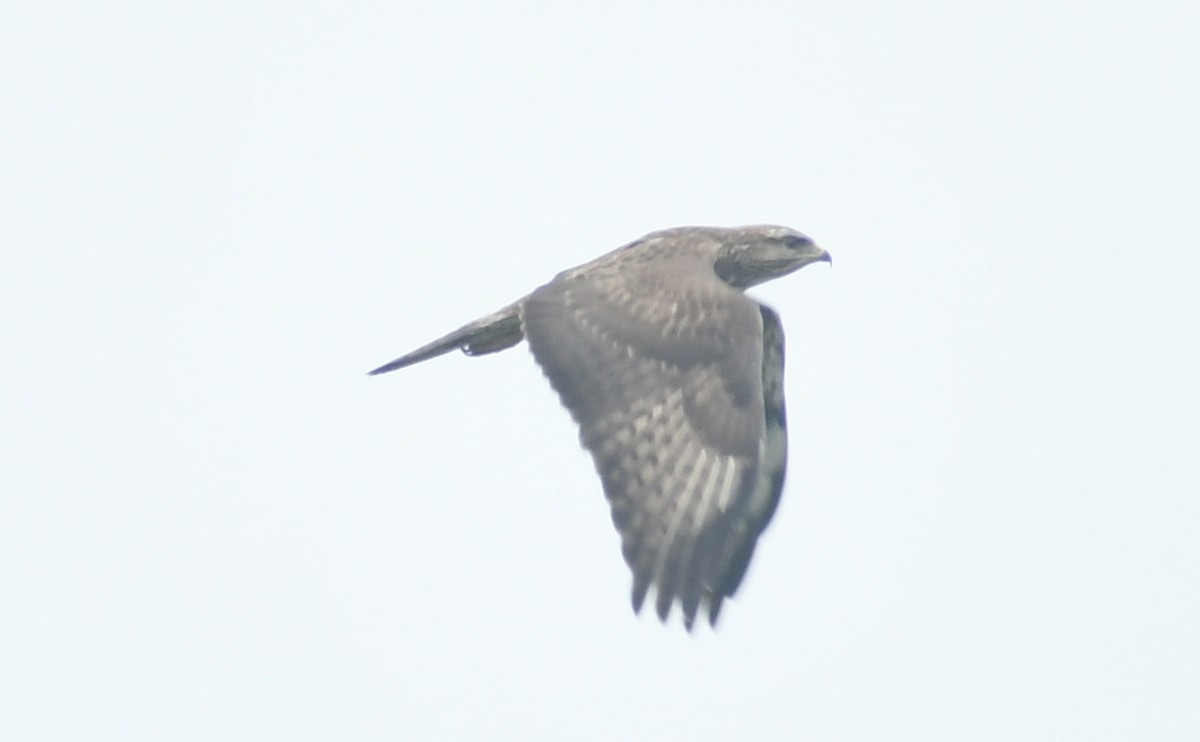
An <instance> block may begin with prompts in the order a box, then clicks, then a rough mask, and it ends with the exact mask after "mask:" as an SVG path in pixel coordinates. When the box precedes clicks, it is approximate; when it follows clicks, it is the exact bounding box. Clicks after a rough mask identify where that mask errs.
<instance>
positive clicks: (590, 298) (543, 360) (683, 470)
mask: <svg viewBox="0 0 1200 742" xmlns="http://www.w3.org/2000/svg"><path fill="white" fill-rule="evenodd" d="M522 326H523V329H524V331H525V335H526V338H527V339H528V341H529V345H530V348H531V349H532V351H533V354H534V357H535V358H536V359H537V361H538V363H539V364H540V365H541V366H542V368H543V370H544V371H545V373H546V376H547V377H548V378H549V380H550V382H551V384H552V385H553V386H554V388H555V390H556V391H557V392H558V394H559V396H560V397H561V399H562V401H563V404H564V405H565V406H566V407H567V408H568V409H569V410H570V411H571V414H572V415H573V416H574V418H575V420H576V421H577V422H578V423H579V426H580V439H581V441H582V442H583V445H584V446H585V447H586V448H587V449H588V451H590V452H591V454H592V457H593V459H594V460H595V463H596V469H597V470H598V471H599V473H600V477H601V479H602V481H603V484H604V492H605V494H606V496H607V497H608V500H609V503H610V505H611V507H612V515H613V521H614V523H615V524H616V526H617V529H618V531H620V533H621V538H622V550H623V552H624V555H625V561H626V562H627V563H628V564H629V566H630V568H631V569H632V570H633V577H634V583H633V604H634V608H635V609H636V610H640V609H641V605H642V602H643V600H644V599H645V596H646V593H647V591H648V589H649V588H650V587H651V586H653V587H654V588H655V592H656V596H657V600H656V608H657V612H658V614H659V616H660V617H661V618H663V619H665V618H666V617H667V615H668V614H669V612H670V610H671V606H672V604H673V603H674V601H675V600H676V599H678V600H679V602H680V604H681V606H682V609H683V613H684V620H685V623H686V624H687V625H688V627H689V628H690V627H691V624H692V621H693V620H694V619H695V616H696V612H697V609H698V608H699V606H700V605H701V604H702V603H704V604H706V605H707V607H708V613H709V620H710V622H713V623H715V622H716V619H717V615H718V612H719V611H720V607H721V601H722V600H724V598H726V597H728V596H730V595H732V594H733V592H734V591H735V590H736V589H737V587H738V584H739V583H740V582H741V579H742V576H743V575H744V574H745V571H746V566H747V565H748V564H749V561H750V556H751V554H752V553H753V550H754V544H755V541H756V540H757V538H758V535H759V533H761V531H762V529H763V527H764V526H765V525H766V522H767V521H768V520H769V519H770V517H771V514H772V513H773V512H774V507H775V503H776V501H777V500H778V497H779V492H780V489H781V488H782V484H783V474H784V466H785V458H786V449H785V446H786V443H785V435H784V431H783V392H782V379H781V377H782V369H783V334H782V330H781V328H780V326H779V321H778V317H777V316H776V315H775V313H774V312H773V311H771V310H770V309H768V308H766V307H760V306H759V305H758V304H756V303H755V302H753V301H752V300H750V299H748V298H747V297H745V296H744V295H743V294H741V293H740V292H737V291H735V290H733V289H731V288H730V287H728V286H727V285H725V284H724V283H722V282H721V281H720V280H719V279H717V278H716V276H715V275H713V273H712V269H711V265H699V266H697V265H688V264H677V263H676V262H668V263H664V264H663V265H661V266H655V267H650V266H646V265H640V266H638V268H637V270H636V271H630V272H628V273H627V274H626V273H622V272H621V271H593V272H590V273H585V274H575V275H569V274H563V275H562V276H560V277H558V278H557V279H555V280H554V281H552V282H550V283H549V284H547V285H545V286H543V287H542V288H540V289H538V290H537V291H535V292H534V293H533V294H531V295H530V296H529V297H528V298H527V299H526V301H525V302H524V304H523V306H522ZM764 382H765V383H764Z"/></svg>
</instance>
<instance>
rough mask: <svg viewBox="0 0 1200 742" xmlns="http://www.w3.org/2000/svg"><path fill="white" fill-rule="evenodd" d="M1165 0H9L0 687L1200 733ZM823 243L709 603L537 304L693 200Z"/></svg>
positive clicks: (1180, 175)
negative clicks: (482, 321)
mask: <svg viewBox="0 0 1200 742" xmlns="http://www.w3.org/2000/svg"><path fill="white" fill-rule="evenodd" d="M1198 39H1200V6H1197V4H1196V3H1194V2H1184V1H1183V0H1180V1H1179V2H1149V3H1145V2H1143V3H1133V2H1116V3H1106V4H1098V3H1085V2H1045V1H1044V0H1043V1H1041V2H1023V1H1019V2H1009V3H1002V4H999V5H996V4H990V5H988V4H982V3H961V2H916V3H913V2H904V3H884V2H836V3H835V2H821V3H795V2H786V3H785V2H777V3H706V2H700V3H696V2H691V3H683V2H679V3H647V2H628V3H611V2H610V3H604V4H599V3H597V4H579V3H569V4H568V3H548V2H547V3H536V2H533V3H522V2H516V3H514V2H507V3H491V4H485V3H454V2H446V3H436V4H435V3H413V2H405V1H404V0H401V1H400V2H390V3H348V4H347V3H339V4H333V3H330V4H327V5H322V4H313V3H290V4H276V3H260V2H245V3H202V4H196V5H194V6H186V5H184V4H181V3H79V4H71V3H43V4H38V5H36V9H35V7H34V6H32V5H30V4H15V3H14V4H9V5H6V6H5V7H4V9H2V10H0V69H2V70H3V71H2V72H0V98H2V100H3V106H2V112H0V240H2V244H3V257H2V263H0V340H2V343H3V347H4V362H3V364H0V404H2V407H0V418H2V419H3V421H4V422H3V425H0V442H2V447H0V452H2V455H3V464H2V466H0V738H2V739H5V740H85V739H86V740H140V739H147V740H151V739H153V740H165V739H170V740H221V739H229V740H347V739H436V738H439V737H441V738H449V737H459V738H479V739H486V738H491V739H502V738H519V739H539V738H541V739H572V740H575V739H579V740H591V739H594V740H610V739H643V738H646V739H650V738H653V739H659V740H670V739H689V740H697V739H720V738H725V739H733V738H743V739H787V740H795V739H809V740H921V741H928V740H1022V741H1024V740H1064V739H1087V740H1135V739H1136V740H1149V739H1156V740H1167V739H1172V740H1173V739H1180V740H1182V739H1195V738H1200V704H1198V703H1197V697H1198V696H1200V638H1198V637H1200V632H1198V631H1197V628H1196V627H1197V626H1200V393H1198V392H1197V379H1200V227H1198V223H1200V217H1198V210H1200V175H1198V174H1200V144H1198V142H1200V135H1198V134H1197V132H1198V131H1200V92H1198V91H1200V51H1198V49H1200V43H1198V42H1197V40H1198ZM755 222H773V223H781V224H786V225H789V226H792V227H795V228H797V229H799V230H801V231H803V232H805V233H807V234H809V235H811V236H812V237H813V238H814V239H815V240H816V241H817V242H818V243H819V244H821V245H822V246H824V247H826V248H827V249H828V250H829V251H830V252H831V253H832V254H833V255H834V258H835V260H834V265H833V267H832V268H828V267H826V266H824V265H817V266H812V267H809V268H806V269H805V270H803V271H801V272H799V273H797V274H795V275H793V276H790V277H787V278H785V279H782V280H779V281H776V282H773V283H770V284H767V285H764V286H761V287H759V288H757V289H754V290H753V291H752V292H751V293H752V294H753V295H754V296H755V297H756V298H758V299H760V300H763V301H766V302H768V303H770V304H771V305H772V306H774V307H775V308H776V309H777V310H778V311H779V313H780V315H781V316H782V318H783V320H784V325H785V328H786V330H787V333H788V368H787V386H786V388H787V395H788V400H789V420H790V431H791V451H792V457H791V462H790V468H789V477H788V480H787V485H786V487H785V490H784V498H783V502H782V505H781V507H780V508H779V511H778V513H777V515H776V518H775V520H774V522H773V523H772V525H771V526H770V528H769V529H768V530H767V532H766V534H765V535H764V537H763V539H762V540H761V541H760V545H759V549H758V552H757V554H756V558H755V561H754V563H753V564H752V566H751V569H750V572H749V574H748V576H747V579H746V581H745V583H744V584H743V586H742V590H741V591H740V592H739V593H738V595H737V596H736V599H735V600H734V601H732V602H731V603H728V604H727V605H726V607H725V609H724V611H723V614H722V622H721V624H720V625H719V626H718V627H717V629H716V630H715V631H713V630H711V629H709V628H708V627H707V626H704V627H701V628H698V629H697V630H696V631H694V632H693V633H692V634H691V635H689V634H688V633H686V632H685V631H684V630H683V627H682V625H681V624H680V623H679V622H678V620H677V619H676V620H674V621H672V622H671V623H669V624H668V625H666V626H662V625H660V624H659V623H658V621H657V620H656V619H655V618H654V617H653V615H645V616H642V617H640V618H638V617H635V616H634V615H633V613H632V611H631V609H630V606H629V596H628V591H629V582H630V579H629V574H628V571H627V569H626V567H625V565H624V563H623V561H622V559H621V556H620V549H619V540H618V537H617V534H616V532H615V531H614V529H613V527H612V525H611V522H610V518H609V514H608V507H607V504H606V503H605V501H604V497H603V494H602V492H601V490H600V485H599V480H598V478H597V477H596V476H595V473H594V470H593V468H592V464H591V461H590V459H589V458H588V457H587V455H586V454H585V453H584V452H583V451H582V450H581V449H580V448H579V444H578V441H577V437H576V432H575V430H574V428H573V426H572V424H571V421H570V418H569V416H568V414H567V413H566V412H565V411H564V410H563V409H562V408H561V407H560V406H559V403H558V401H557V399H556V398H555V396H554V394H553V393H552V392H551V390H550V388H549V386H548V384H547V383H546V382H545V380H544V379H543V377H542V375H541V373H540V371H539V369H538V368H537V366H536V365H535V363H534V362H533V360H532V358H531V357H530V355H529V353H528V351H527V349H526V348H525V347H524V346H521V347H519V348H517V349H515V350H513V351H510V352H507V353H502V354H499V355H495V356H487V357H484V358H478V359H471V358H467V357H464V356H462V355H460V354H454V355H451V356H447V357H444V358H439V359H437V360H435V361H432V362H429V363H427V364H423V365H420V366H416V367H413V368H410V369H406V370H404V371H401V372H397V373H395V374H392V375H387V376H382V377H378V378H367V377H366V376H364V372H365V371H367V370H368V369H370V368H373V367H375V366H376V365H378V364H380V363H382V362H384V361H387V360H390V359H391V358H393V357H395V356H397V355H400V354H401V353H403V352H406V351H408V350H411V349H412V348H414V347H416V346H418V345H421V344H423V343H425V342H427V341H429V340H432V339H434V338H436V337H438V336H440V335H442V334H443V333H445V332H447V331H449V330H451V329H454V328H455V327H458V326H459V325H460V324H463V323H465V322H467V321H470V320H472V319H474V318H476V317H477V316H480V315H482V314H484V313H486V312H490V311H492V310H494V309H497V308H499V307H500V306H503V305H504V304H506V303H508V302H510V301H512V300H514V299H516V298H518V297H519V296H521V295H523V294H525V293H527V292H528V291H529V290H531V289H533V288H534V287H536V286H537V285H539V284H541V283H543V282H544V281H546V280H548V279H549V278H550V277H551V276H552V275H553V274H554V273H556V272H557V271H559V270H562V269H564V268H567V267H570V266H573V265H575V264H578V263H581V262H584V261H586V260H589V259H591V258H593V257H595V256H597V255H599V254H601V253H603V252H606V251H608V250H610V249H612V248H614V247H617V246H618V245H621V244H623V243H625V242H627V241H629V240H631V239H634V238H636V237H638V236H640V235H642V234H643V233H645V232H648V231H650V230H653V229H657V228H660V227H668V226H676V225H681V224H718V225H734V224H744V223H755Z"/></svg>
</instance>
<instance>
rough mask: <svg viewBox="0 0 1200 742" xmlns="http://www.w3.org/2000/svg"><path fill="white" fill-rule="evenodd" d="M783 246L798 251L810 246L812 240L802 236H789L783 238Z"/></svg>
mask: <svg viewBox="0 0 1200 742" xmlns="http://www.w3.org/2000/svg"><path fill="white" fill-rule="evenodd" d="M783 244H784V245H786V246H787V247H790V248H791V249H793V250H799V249H800V248H802V247H808V246H809V245H811V244H812V240H810V239H809V238H807V237H805V236H804V235H802V234H789V235H785V236H784V238H783Z"/></svg>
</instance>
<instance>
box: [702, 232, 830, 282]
mask: <svg viewBox="0 0 1200 742" xmlns="http://www.w3.org/2000/svg"><path fill="white" fill-rule="evenodd" d="M716 236H717V238H718V240H719V241H720V243H721V247H720V249H719V250H718V251H717V259H716V261H715V262H714V264H713V270H715V271H716V273H717V275H718V276H720V277H721V280H722V281H724V282H725V283H728V284H729V285H730V286H734V287H736V288H739V289H744V288H747V287H749V286H754V285H757V284H760V283H763V282H764V281H769V280H771V279H772V278H779V277H780V276H786V275H787V274H789V273H791V272H792V271H796V270H799V269H801V268H803V267H804V266H806V265H808V264H809V263H815V262H818V261H825V262H826V263H832V262H833V258H832V257H831V256H830V255H829V253H828V252H826V251H825V250H823V249H821V248H820V247H817V245H816V243H814V242H813V241H812V240H811V239H809V238H808V237H806V236H805V235H802V234H800V233H799V232H797V231H796V230H794V229H788V228H787V227H780V226H776V225H772V224H763V225H755V226H749V227H733V228H730V229H723V230H720V231H719V233H718V234H717V235H716Z"/></svg>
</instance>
